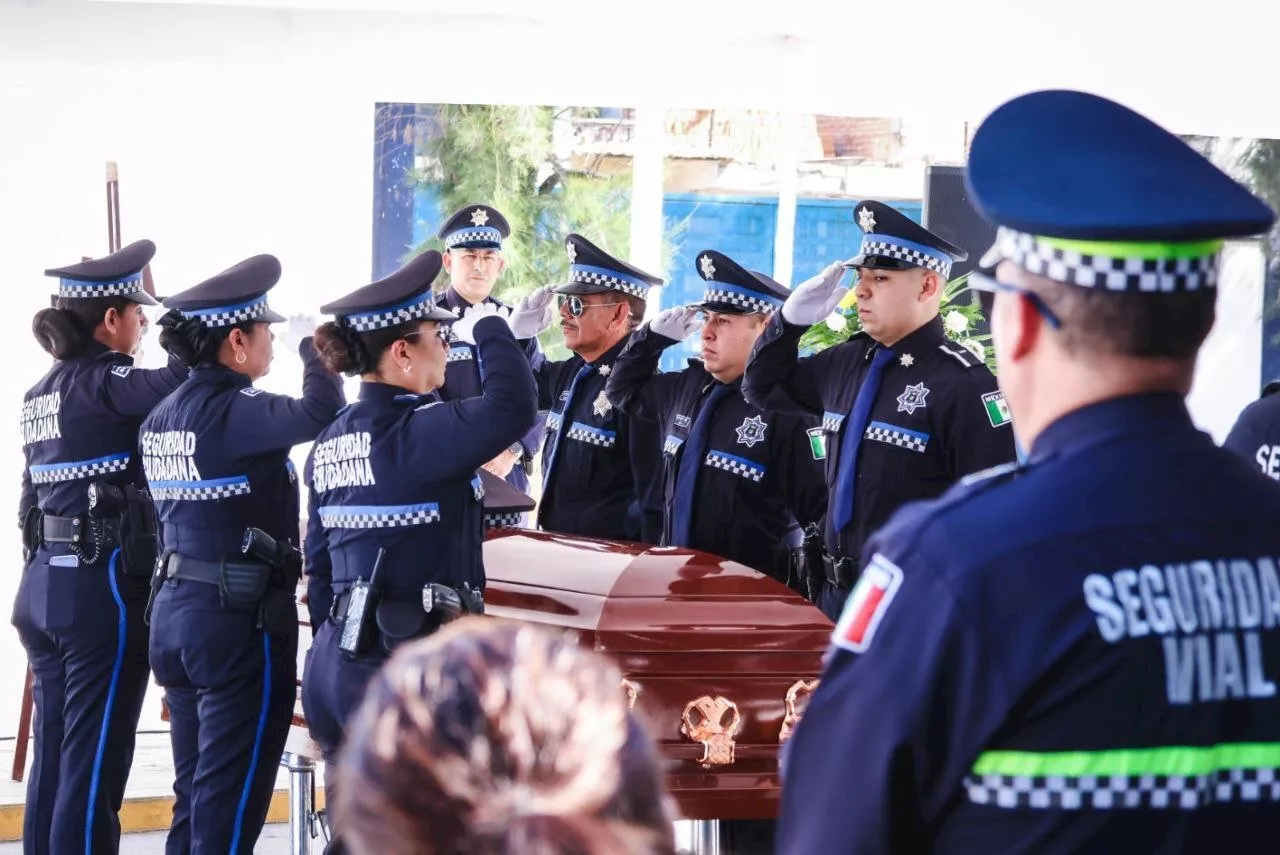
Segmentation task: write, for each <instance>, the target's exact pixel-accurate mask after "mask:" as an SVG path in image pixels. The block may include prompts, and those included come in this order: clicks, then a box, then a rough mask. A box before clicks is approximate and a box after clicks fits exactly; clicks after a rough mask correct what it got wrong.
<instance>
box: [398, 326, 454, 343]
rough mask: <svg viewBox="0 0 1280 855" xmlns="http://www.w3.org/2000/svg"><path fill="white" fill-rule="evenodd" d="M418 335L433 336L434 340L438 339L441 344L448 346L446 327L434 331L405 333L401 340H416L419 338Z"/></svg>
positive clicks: (447, 329) (447, 330)
mask: <svg viewBox="0 0 1280 855" xmlns="http://www.w3.org/2000/svg"><path fill="white" fill-rule="evenodd" d="M420 335H433V336H435V337H436V338H438V339H440V340H441V341H442V342H444V343H445V344H448V343H449V328H448V327H440V328H438V329H434V330H418V331H417V332H411V333H405V334H404V335H403V336H402V338H404V339H411V338H417V337H418V336H420Z"/></svg>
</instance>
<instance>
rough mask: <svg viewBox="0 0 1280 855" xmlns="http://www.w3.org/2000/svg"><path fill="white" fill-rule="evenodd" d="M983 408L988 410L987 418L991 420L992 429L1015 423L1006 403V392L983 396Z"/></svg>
mask: <svg viewBox="0 0 1280 855" xmlns="http://www.w3.org/2000/svg"><path fill="white" fill-rule="evenodd" d="M982 406H984V407H986V408H987V418H988V419H990V420H991V426H992V427H1000V425H1007V424H1008V423H1009V422H1011V421H1013V414H1012V413H1010V412H1009V405H1008V404H1006V403H1005V402H1004V392H990V393H988V394H986V395H983V396H982Z"/></svg>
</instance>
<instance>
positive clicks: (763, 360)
mask: <svg viewBox="0 0 1280 855" xmlns="http://www.w3.org/2000/svg"><path fill="white" fill-rule="evenodd" d="M855 215H856V217H857V220H858V226H859V228H860V229H862V231H863V238H862V247H861V250H860V252H859V253H858V255H857V256H856V257H855V258H853V259H852V260H850V261H849V262H848V263H847V264H845V265H843V266H844V267H852V268H853V269H854V270H856V271H857V283H856V284H855V286H854V293H855V294H856V296H857V300H858V319H859V321H860V322H861V324H862V329H861V330H860V331H859V332H858V333H856V334H855V335H854V336H853V337H852V338H851V339H850V340H849V341H847V342H845V343H843V344H839V345H836V346H835V347H832V348H830V349H828V350H825V351H823V352H821V353H819V354H817V355H815V356H813V357H810V358H806V359H798V358H797V353H796V344H797V342H798V341H799V339H800V336H801V335H802V334H803V333H804V331H805V330H806V329H807V328H808V327H809V326H810V325H811V324H815V323H818V322H819V321H821V320H823V319H824V318H826V317H827V315H829V314H830V313H831V311H832V310H833V309H834V308H835V307H836V305H837V304H838V303H839V302H840V300H841V299H842V298H843V297H844V295H845V294H846V293H847V289H845V288H842V287H840V279H841V276H842V275H843V271H842V269H841V268H842V265H841V264H840V263H839V262H836V263H834V264H832V265H830V266H829V267H827V268H826V269H825V270H824V271H822V272H821V273H819V274H818V275H817V276H815V277H814V278H812V279H810V280H809V281H807V282H804V283H802V284H801V285H800V286H799V287H797V288H796V289H795V290H794V291H792V292H791V295H790V296H789V297H787V301H786V303H785V304H784V305H783V307H782V310H781V311H780V312H778V314H777V315H775V316H774V318H773V320H772V321H771V322H770V323H769V326H768V328H766V329H765V332H764V335H762V336H761V337H760V342H759V343H758V344H757V345H756V352H755V354H754V355H753V356H752V359H751V362H750V364H749V365H748V366H747V373H746V376H745V378H744V379H743V381H742V391H743V393H744V394H745V395H746V398H747V400H748V401H750V402H751V403H753V404H755V405H756V406H758V407H761V408H763V409H778V410H788V409H790V410H801V411H804V412H809V413H813V414H814V415H821V416H822V426H823V428H825V429H826V433H827V438H828V443H827V446H828V453H827V462H826V469H827V471H826V476H827V485H828V487H829V488H830V491H831V499H830V505H829V508H828V513H827V521H826V531H825V538H826V545H827V552H828V555H827V557H826V558H825V559H824V562H823V563H824V565H825V567H824V572H825V576H826V582H825V584H824V586H823V589H822V592H821V595H820V597H819V599H818V605H819V607H820V608H821V609H822V610H823V612H825V613H826V615H827V617H829V618H831V619H832V620H835V619H836V617H837V616H838V615H839V614H840V609H841V607H842V606H843V605H844V601H845V598H846V597H847V596H848V594H849V589H850V586H851V585H852V584H853V583H854V581H855V580H856V579H857V577H858V572H859V570H860V567H859V565H858V555H859V550H860V549H861V547H862V544H863V543H864V542H865V541H866V539H867V537H868V536H869V535H870V534H871V533H872V532H873V531H875V530H876V529H877V528H879V527H880V526H881V525H883V524H884V523H885V521H886V520H888V519H889V517H890V515H891V514H892V513H893V512H894V511H895V510H897V509H898V508H899V507H901V506H902V505H903V504H905V503H906V502H909V501H913V500H916V499H927V498H931V497H933V496H937V495H939V494H940V493H942V491H943V490H945V489H946V488H947V487H948V486H949V485H951V484H952V483H954V482H955V481H956V480H957V479H959V478H960V477H962V476H964V475H967V474H969V473H972V472H977V471H980V470H982V469H987V468H989V467H992V466H995V465H998V464H1001V463H1007V462H1009V461H1011V460H1013V459H1014V456H1015V453H1014V443H1013V434H1012V432H1011V431H1010V429H1009V427H1008V423H1009V416H1008V413H1007V410H1006V408H1005V405H1004V399H1003V397H1002V396H1001V394H1000V392H999V391H998V390H997V389H996V381H995V378H994V377H992V376H991V372H990V371H988V370H987V366H986V365H985V364H984V363H983V361H982V360H981V359H978V358H977V357H976V356H975V355H974V354H973V353H970V352H969V351H968V350H966V349H965V348H963V347H960V346H959V345H957V344H954V343H952V342H951V341H950V340H949V339H948V338H947V336H946V334H945V332H944V331H943V326H942V319H941V318H940V317H938V305H939V303H940V301H941V299H942V293H943V291H944V290H945V288H946V285H947V277H948V276H949V275H950V273H951V265H952V263H953V262H954V261H963V260H964V259H965V258H966V257H967V255H966V253H965V251H964V250H962V249H960V248H958V247H955V246H952V245H951V244H949V243H947V242H946V241H944V240H942V239H941V238H940V237H938V236H937V235H935V234H933V233H932V232H930V231H928V230H927V229H925V228H923V227H921V226H919V225H917V224H916V223H914V222H912V221H911V220H910V219H908V218H907V217H906V216H904V215H903V214H901V213H899V212H898V211H896V210H894V209H893V208H891V207H889V206H888V205H885V204H883V203H880V202H874V201H868V202H861V203H859V204H858V205H857V206H856V207H855Z"/></svg>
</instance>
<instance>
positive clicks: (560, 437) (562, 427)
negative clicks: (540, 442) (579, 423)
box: [538, 364, 595, 513]
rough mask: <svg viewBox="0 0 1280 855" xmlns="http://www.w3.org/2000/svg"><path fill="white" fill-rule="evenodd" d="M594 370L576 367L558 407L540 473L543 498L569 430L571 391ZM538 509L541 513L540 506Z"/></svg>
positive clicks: (549, 488) (571, 406) (548, 488)
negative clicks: (555, 421) (544, 468)
mask: <svg viewBox="0 0 1280 855" xmlns="http://www.w3.org/2000/svg"><path fill="white" fill-rule="evenodd" d="M594 370H595V368H594V367H592V366H591V365H590V364H587V365H583V366H582V367H581V368H579V369H578V373H577V374H576V375H575V376H574V378H573V382H572V383H570V384H569V393H568V394H567V395H566V396H565V399H564V406H563V407H561V408H560V424H559V426H558V427H557V428H556V435H555V436H554V437H553V438H552V440H551V451H550V452H549V453H548V454H547V471H546V472H544V473H543V474H542V495H543V497H544V500H545V497H546V496H547V494H548V493H549V492H550V491H551V474H552V473H553V472H554V471H555V468H556V458H557V457H558V456H559V455H560V443H561V442H563V441H564V435H565V433H567V432H568V430H569V422H570V420H571V419H570V415H571V410H572V409H573V393H574V392H575V391H577V389H578V382H579V381H580V380H582V378H583V377H586V376H587V375H588V374H590V373H591V372H592V371H594ZM538 510H539V513H541V510H542V509H541V507H539V509H538Z"/></svg>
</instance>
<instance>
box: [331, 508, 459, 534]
mask: <svg viewBox="0 0 1280 855" xmlns="http://www.w3.org/2000/svg"><path fill="white" fill-rule="evenodd" d="M317 510H318V513H319V515H320V524H321V525H323V526H324V527H325V528H405V527H408V526H415V525H427V524H429V523H434V522H439V521H440V506H439V505H437V504H436V503H435V502H425V503H423V504H420V505H325V506H324V507H321V508H318V509H317Z"/></svg>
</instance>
